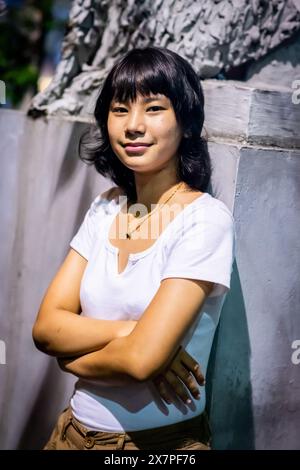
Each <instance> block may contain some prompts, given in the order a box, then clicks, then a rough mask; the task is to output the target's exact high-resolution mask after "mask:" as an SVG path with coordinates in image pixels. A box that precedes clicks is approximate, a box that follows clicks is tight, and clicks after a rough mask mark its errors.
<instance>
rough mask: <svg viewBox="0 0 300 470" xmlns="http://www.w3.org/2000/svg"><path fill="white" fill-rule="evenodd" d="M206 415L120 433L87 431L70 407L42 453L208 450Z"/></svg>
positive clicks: (208, 435) (59, 420) (61, 417)
mask: <svg viewBox="0 0 300 470" xmlns="http://www.w3.org/2000/svg"><path fill="white" fill-rule="evenodd" d="M210 438H211V433H210V428H209V423H208V419H207V415H206V413H203V414H201V415H200V416H197V417H196V418H193V419H190V420H188V421H182V422H180V423H176V424H171V425H169V426H163V427H160V428H153V429H146V430H143V431H128V432H122V433H112V432H96V431H89V430H88V429H87V428H85V427H84V426H83V425H82V424H81V423H80V422H79V421H77V419H75V418H74V416H73V415H72V411H71V409H70V407H69V408H67V409H66V410H64V411H63V412H62V414H61V415H60V416H59V419H58V421H57V424H56V426H55V428H54V430H53V432H52V434H51V437H50V439H49V441H48V442H47V444H46V445H45V447H44V450H151V449H157V450H159V449H162V450H164V449H167V450H188V449H190V450H210Z"/></svg>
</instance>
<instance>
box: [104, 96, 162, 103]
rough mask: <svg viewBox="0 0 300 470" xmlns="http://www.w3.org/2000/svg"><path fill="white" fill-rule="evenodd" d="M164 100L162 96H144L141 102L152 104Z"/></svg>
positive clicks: (116, 101)
mask: <svg viewBox="0 0 300 470" xmlns="http://www.w3.org/2000/svg"><path fill="white" fill-rule="evenodd" d="M163 99H164V97H163V96H157V97H154V96H148V97H147V96H146V97H144V99H143V102H144V103H152V101H162V100H163ZM112 102H115V103H122V101H118V100H112Z"/></svg>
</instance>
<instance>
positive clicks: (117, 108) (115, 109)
mask: <svg viewBox="0 0 300 470" xmlns="http://www.w3.org/2000/svg"><path fill="white" fill-rule="evenodd" d="M112 112H113V113H117V114H122V113H127V109H126V108H123V107H122V106H114V107H113V108H112Z"/></svg>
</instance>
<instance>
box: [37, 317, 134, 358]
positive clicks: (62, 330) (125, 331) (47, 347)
mask: <svg viewBox="0 0 300 470" xmlns="http://www.w3.org/2000/svg"><path fill="white" fill-rule="evenodd" d="M48 317H49V318H48V319H47V321H46V320H45V319H44V320H43V321H37V322H36V324H35V326H34V329H33V338H34V342H35V344H36V346H37V348H38V349H40V350H41V351H43V352H45V353H46V354H49V355H52V356H57V357H70V356H72V357H74V356H81V355H83V354H87V353H90V352H93V351H97V350H99V349H101V348H103V347H104V346H105V345H107V344H108V343H109V342H110V341H112V340H114V339H116V338H120V337H123V336H127V335H129V334H130V332H131V331H132V330H133V329H134V327H135V325H136V323H137V322H135V321H125V320H124V321H123V320H101V319H94V318H87V317H83V316H81V315H77V314H74V313H73V312H68V311H66V310H58V309H57V310H55V311H53V312H51V314H50V315H48Z"/></svg>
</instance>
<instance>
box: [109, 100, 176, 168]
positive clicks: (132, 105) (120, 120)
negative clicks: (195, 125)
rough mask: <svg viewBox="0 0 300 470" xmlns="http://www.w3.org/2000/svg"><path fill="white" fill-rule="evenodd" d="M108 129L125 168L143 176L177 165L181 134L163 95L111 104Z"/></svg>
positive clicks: (111, 141) (171, 109)
mask: <svg viewBox="0 0 300 470" xmlns="http://www.w3.org/2000/svg"><path fill="white" fill-rule="evenodd" d="M107 128H108V135H109V140H110V144H111V147H112V149H113V151H114V153H115V154H116V155H117V157H118V158H119V160H120V161H121V162H122V163H123V164H124V165H126V166H127V167H128V168H130V169H132V170H134V171H141V172H142V171H151V170H158V169H160V168H163V167H164V166H166V165H176V159H177V152H178V147H179V144H180V142H181V139H182V130H181V127H180V125H179V124H178V122H177V120H176V115H175V111H174V108H173V106H172V103H171V101H170V100H169V98H167V97H166V96H165V95H161V94H158V95H151V96H142V95H137V99H136V100H135V101H128V102H126V103H120V102H118V101H115V100H113V101H112V102H111V105H110V109H109V114H108V122H107Z"/></svg>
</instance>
